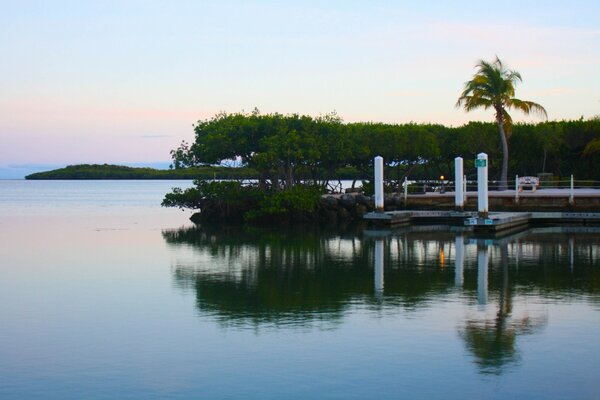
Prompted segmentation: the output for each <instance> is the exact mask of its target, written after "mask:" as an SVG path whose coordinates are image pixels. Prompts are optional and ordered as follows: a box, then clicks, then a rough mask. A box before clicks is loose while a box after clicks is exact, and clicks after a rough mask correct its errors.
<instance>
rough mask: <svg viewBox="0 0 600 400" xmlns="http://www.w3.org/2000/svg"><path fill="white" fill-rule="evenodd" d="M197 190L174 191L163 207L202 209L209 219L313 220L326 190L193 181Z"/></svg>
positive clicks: (164, 201)
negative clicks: (263, 187)
mask: <svg viewBox="0 0 600 400" xmlns="http://www.w3.org/2000/svg"><path fill="white" fill-rule="evenodd" d="M194 184H195V187H192V188H188V189H185V190H183V189H180V188H173V190H172V192H171V193H167V194H166V195H165V198H164V199H163V201H162V206H163V207H179V208H181V209H183V208H189V209H196V210H201V211H202V214H203V215H204V218H205V219H207V220H229V221H241V220H247V221H259V220H260V221H268V220H270V221H271V222H285V221H290V220H310V219H313V218H314V216H315V213H316V211H317V206H318V203H319V199H320V198H321V195H322V193H323V191H322V190H321V188H320V187H317V186H300V185H298V186H294V187H291V188H287V189H284V190H281V191H274V190H272V189H259V188H258V187H257V186H244V185H241V184H240V183H239V182H232V181H230V182H217V181H203V180H199V181H194Z"/></svg>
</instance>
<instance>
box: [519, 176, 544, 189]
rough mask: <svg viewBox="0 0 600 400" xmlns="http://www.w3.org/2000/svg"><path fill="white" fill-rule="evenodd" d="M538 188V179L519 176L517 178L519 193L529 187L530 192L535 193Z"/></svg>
mask: <svg viewBox="0 0 600 400" xmlns="http://www.w3.org/2000/svg"><path fill="white" fill-rule="evenodd" d="M538 186H540V179H539V178H537V177H535V176H520V177H519V192H520V191H521V190H523V188H524V187H529V188H530V189H531V191H532V192H535V191H536V190H537V189H538Z"/></svg>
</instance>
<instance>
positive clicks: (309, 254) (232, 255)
mask: <svg viewBox="0 0 600 400" xmlns="http://www.w3.org/2000/svg"><path fill="white" fill-rule="evenodd" d="M163 236H164V238H165V240H166V241H167V243H169V244H170V245H172V246H182V247H184V248H192V249H193V250H194V254H195V257H191V258H190V259H189V260H188V261H186V262H177V263H176V265H175V268H174V276H175V281H176V284H177V285H179V286H181V287H191V288H193V289H195V292H196V298H197V305H198V307H199V309H201V310H202V312H203V313H207V312H208V313H212V314H213V315H215V316H216V317H217V318H218V319H219V320H221V321H222V322H223V323H227V324H246V323H251V324H253V325H256V324H262V323H267V324H276V325H277V324H306V323H309V322H317V321H329V322H332V321H335V320H337V319H339V318H340V317H341V316H342V315H343V314H344V312H345V310H347V309H348V308H349V307H350V306H351V305H360V306H363V305H365V306H367V307H368V308H373V309H382V308H384V309H390V308H392V307H403V308H404V309H414V308H416V307H418V306H424V305H426V304H428V302H427V300H428V299H429V298H431V297H432V296H434V295H439V294H440V293H443V292H446V291H447V290H450V289H451V288H453V280H454V275H453V271H452V270H449V269H446V270H445V271H443V270H440V268H437V266H435V265H434V266H432V265H430V266H424V265H423V264H422V263H418V264H417V263H414V265H411V262H412V261H411V260H410V259H408V260H406V263H405V261H404V260H399V259H398V258H397V257H395V258H394V259H392V256H391V255H390V252H389V248H390V245H389V244H388V245H387V246H386V249H387V250H388V251H387V254H386V255H385V260H386V265H385V268H386V272H385V280H386V283H385V296H384V297H383V299H380V298H378V297H376V296H374V294H375V289H374V269H373V258H374V255H373V253H374V242H373V241H371V240H365V241H363V240H361V239H360V237H358V236H356V235H355V234H352V233H351V234H347V235H345V236H340V235H337V234H327V233H323V232H317V231H310V230H309V231H292V230H285V231H284V230H269V231H266V230H247V229H242V228H225V229H213V230H211V229H206V228H190V229H180V230H177V231H165V232H163ZM401 265H402V267H400V266H401Z"/></svg>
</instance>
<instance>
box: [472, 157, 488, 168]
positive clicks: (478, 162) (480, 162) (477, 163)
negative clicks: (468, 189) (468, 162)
mask: <svg viewBox="0 0 600 400" xmlns="http://www.w3.org/2000/svg"><path fill="white" fill-rule="evenodd" d="M486 161H487V160H486V159H485V158H481V159H479V158H478V159H476V160H475V166H476V167H477V168H480V167H485V166H486Z"/></svg>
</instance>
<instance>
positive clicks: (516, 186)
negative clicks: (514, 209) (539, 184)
mask: <svg viewBox="0 0 600 400" xmlns="http://www.w3.org/2000/svg"><path fill="white" fill-rule="evenodd" d="M515 204H519V175H515Z"/></svg>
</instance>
